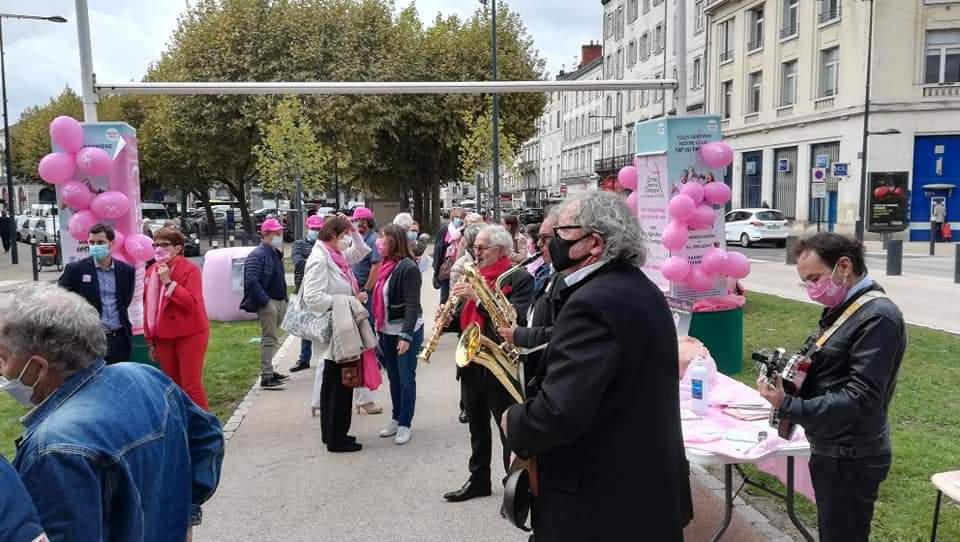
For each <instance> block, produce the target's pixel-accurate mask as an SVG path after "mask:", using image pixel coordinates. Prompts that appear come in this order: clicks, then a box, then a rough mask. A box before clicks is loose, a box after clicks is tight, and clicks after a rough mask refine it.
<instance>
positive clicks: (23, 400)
mask: <svg viewBox="0 0 960 542" xmlns="http://www.w3.org/2000/svg"><path fill="white" fill-rule="evenodd" d="M32 361H33V359H31V360H30V361H27V364H26V365H24V366H23V369H22V370H21V371H20V376H18V377H17V379H16V380H7V379H6V378H4V377H2V376H0V390H2V391H5V392H7V393H8V394H10V396H11V397H13V399H14V400H15V401H16V402H18V403H20V404H21V405H23V406H25V407H32V406H33V401H32V398H33V388H35V387H36V386H37V383H36V382H34V383H33V386H28V385H26V384H24V383H23V381H22V380H21V379H22V378H23V374H24V373H26V372H27V367H29V366H30V363H31V362H32Z"/></svg>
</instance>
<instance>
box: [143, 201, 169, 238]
mask: <svg viewBox="0 0 960 542" xmlns="http://www.w3.org/2000/svg"><path fill="white" fill-rule="evenodd" d="M140 212H141V213H142V214H143V221H144V223H145V224H147V226H148V227H149V228H150V231H151V232H153V233H156V232H157V230H159V229H160V228H162V227H163V225H164V224H166V223H167V221H168V220H170V212H169V211H167V208H166V206H164V205H163V204H162V203H141V204H140Z"/></svg>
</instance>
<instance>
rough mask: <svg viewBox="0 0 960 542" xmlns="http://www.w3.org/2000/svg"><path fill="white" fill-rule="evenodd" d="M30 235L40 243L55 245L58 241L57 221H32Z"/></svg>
mask: <svg viewBox="0 0 960 542" xmlns="http://www.w3.org/2000/svg"><path fill="white" fill-rule="evenodd" d="M30 224H31V228H30V234H31V235H32V236H33V237H34V238H35V239H36V240H37V242H38V243H54V242H56V240H57V230H59V229H60V228H59V227H57V226H58V224H57V219H56V218H54V217H47V218H36V219H31V220H30Z"/></svg>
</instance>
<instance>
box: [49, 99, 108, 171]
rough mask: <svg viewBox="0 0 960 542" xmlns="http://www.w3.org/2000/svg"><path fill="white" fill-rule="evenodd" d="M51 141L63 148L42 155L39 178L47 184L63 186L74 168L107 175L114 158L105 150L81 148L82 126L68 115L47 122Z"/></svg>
mask: <svg viewBox="0 0 960 542" xmlns="http://www.w3.org/2000/svg"><path fill="white" fill-rule="evenodd" d="M50 139H51V140H52V141H53V144H54V145H56V146H57V147H60V149H62V151H61V152H52V153H50V154H48V155H46V156H44V157H43V158H42V159H41V160H40V164H39V165H38V166H37V173H39V174H40V178H41V179H43V180H44V181H47V182H48V183H50V184H62V183H65V182H67V181H69V180H70V179H72V178H73V176H74V174H75V173H76V172H77V169H79V170H80V171H82V172H84V173H86V174H88V175H91V176H93V177H100V176H103V175H107V174H108V173H110V169H111V168H112V167H113V159H112V158H111V157H110V155H109V154H108V153H107V151H105V150H103V149H100V148H97V147H86V148H84V146H83V126H81V125H80V123H79V122H77V121H76V120H75V119H73V118H71V117H68V116H65V115H64V116H59V117H57V118H55V119H53V122H51V123H50Z"/></svg>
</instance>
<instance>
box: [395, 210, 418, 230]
mask: <svg viewBox="0 0 960 542" xmlns="http://www.w3.org/2000/svg"><path fill="white" fill-rule="evenodd" d="M414 222H415V221H414V220H413V215H411V214H410V213H397V216H395V217H393V223H394V224H396V225H397V226H400V227H401V228H403V229H405V230H409V229H410V226H413V224H414Z"/></svg>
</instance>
